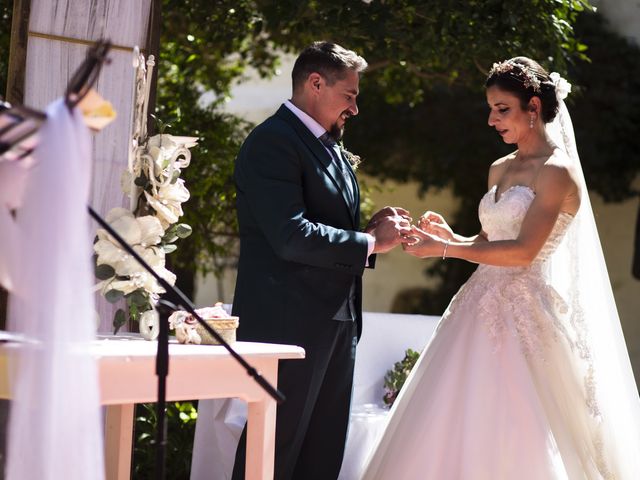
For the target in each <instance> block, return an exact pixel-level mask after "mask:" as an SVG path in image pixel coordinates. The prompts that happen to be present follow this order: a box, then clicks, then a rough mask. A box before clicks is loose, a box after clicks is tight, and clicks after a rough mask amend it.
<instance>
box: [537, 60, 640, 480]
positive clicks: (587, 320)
mask: <svg viewBox="0 0 640 480" xmlns="http://www.w3.org/2000/svg"><path fill="white" fill-rule="evenodd" d="M551 78H552V80H553V81H554V83H555V85H556V95H557V96H558V99H559V102H560V110H559V113H558V115H557V116H556V118H555V119H554V121H553V122H551V123H549V124H547V127H546V131H547V134H548V136H549V137H550V138H551V139H552V140H553V141H554V143H556V145H557V146H558V147H560V148H561V149H563V150H564V151H565V152H566V153H567V154H568V156H569V157H570V158H571V160H572V162H573V166H574V168H575V170H576V173H577V177H578V179H579V182H580V188H581V193H582V199H581V205H580V209H579V211H578V213H577V214H576V216H575V219H574V220H573V222H572V225H571V227H570V229H569V231H568V232H567V235H566V238H565V240H564V242H563V244H562V245H561V247H560V248H559V249H558V251H557V252H556V253H555V254H554V255H553V257H552V259H551V272H550V279H551V283H552V284H553V286H554V288H556V289H557V290H558V291H560V292H562V293H563V294H564V296H565V298H567V299H568V303H569V308H570V310H569V314H568V315H567V318H566V321H565V325H564V327H565V329H566V333H567V334H568V335H567V336H568V339H569V342H570V344H571V348H572V352H573V354H574V359H573V360H574V362H575V364H574V366H575V369H576V371H577V373H578V374H579V375H580V376H581V377H582V379H583V380H584V392H583V393H584V395H585V400H586V401H585V404H584V416H583V420H584V422H585V424H584V425H583V426H584V428H585V429H586V430H587V431H588V432H589V437H590V438H589V439H586V438H585V439H584V440H585V441H587V440H589V442H588V443H589V445H588V446H587V447H585V448H588V449H592V448H593V450H594V454H595V459H594V460H595V462H596V464H597V468H598V470H599V472H600V474H601V475H602V477H603V478H605V479H610V478H611V479H613V478H615V479H624V480H627V479H629V480H631V479H639V478H640V399H639V397H638V390H637V387H636V384H635V380H634V376H633V372H632V370H631V362H630V361H629V355H628V353H627V347H626V344H625V341H624V336H623V333H622V329H621V326H620V319H619V317H618V311H617V309H616V304H615V300H614V297H613V292H612V290H611V283H610V281H609V274H608V272H607V266H606V264H605V261H604V255H603V253H602V246H601V244H600V238H599V236H598V230H597V227H596V223H595V219H594V215H593V210H592V208H591V202H590V200H589V194H588V190H587V187H586V183H585V179H584V173H583V171H582V166H581V164H580V158H579V156H578V151H577V148H576V142H575V136H574V132H573V125H572V123H571V117H570V116H569V112H568V110H567V108H566V106H565V104H564V101H563V99H564V98H565V97H566V95H567V94H568V93H569V91H570V87H571V86H570V85H569V84H568V83H567V82H566V81H565V80H563V79H562V78H561V77H560V76H559V75H558V74H557V73H552V74H551ZM577 408H580V407H577Z"/></svg>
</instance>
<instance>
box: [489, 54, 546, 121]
mask: <svg viewBox="0 0 640 480" xmlns="http://www.w3.org/2000/svg"><path fill="white" fill-rule="evenodd" d="M493 86H495V87H498V88H499V89H500V90H504V91H506V92H509V93H513V94H514V95H516V96H517V97H518V98H519V99H520V106H521V107H522V110H527V106H528V105H529V100H531V98H533V97H538V98H540V103H541V104H542V108H541V112H540V117H541V118H542V121H543V122H544V123H549V122H551V121H552V120H553V119H554V118H555V117H556V115H557V113H558V107H559V104H558V98H557V96H556V87H555V84H554V82H553V81H552V80H551V77H550V76H549V74H548V73H547V71H546V70H545V69H544V68H542V67H541V66H540V64H539V63H538V62H536V61H534V60H531V59H530V58H527V57H514V58H512V59H510V60H505V61H504V62H500V63H494V64H493V67H492V68H491V71H489V76H488V77H487V81H486V83H485V87H486V88H489V87H493Z"/></svg>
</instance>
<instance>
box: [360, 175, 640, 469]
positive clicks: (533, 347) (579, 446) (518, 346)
mask: <svg viewBox="0 0 640 480" xmlns="http://www.w3.org/2000/svg"><path fill="white" fill-rule="evenodd" d="M495 195H496V187H493V188H492V189H491V190H490V191H489V192H487V193H486V194H485V196H484V197H483V198H482V200H481V202H480V206H479V215H480V220H481V222H482V226H483V230H484V231H485V232H486V233H487V234H488V237H489V240H505V239H514V238H516V237H517V235H518V232H519V230H520V225H521V224H522V221H523V219H524V216H525V214H526V212H527V209H528V207H529V206H530V204H531V202H532V200H533V199H534V197H535V193H534V192H533V191H532V190H531V189H530V188H528V187H525V186H515V187H512V188H510V189H509V190H507V191H505V192H504V193H503V195H502V196H501V197H500V198H495ZM572 222H573V217H572V216H571V215H569V214H567V213H561V214H560V216H559V217H558V220H557V222H556V224H555V226H554V228H553V230H552V233H551V234H550V236H549V238H548V240H547V242H546V243H545V245H544V247H543V248H542V251H541V252H540V253H539V255H538V256H537V258H536V259H535V260H534V262H533V263H532V264H531V265H530V266H528V267H494V266H488V265H480V266H479V267H478V269H477V270H476V271H475V273H474V274H473V275H472V276H471V278H470V279H469V281H468V282H467V283H466V284H465V285H464V286H463V287H462V288H461V290H460V291H459V292H458V293H457V294H456V296H455V297H454V298H453V300H452V301H451V304H450V305H449V307H448V309H447V310H446V312H445V314H444V316H443V317H442V320H441V321H440V323H439V325H438V327H437V329H436V333H435V335H434V336H433V338H432V340H431V342H430V344H429V345H428V346H427V348H426V349H425V350H424V352H423V353H422V355H421V357H420V359H419V361H418V362H417V364H416V366H415V368H414V370H413V371H412V373H411V375H410V376H409V378H408V379H407V382H406V383H405V386H404V388H403V389H402V391H401V393H400V395H399V397H398V398H397V400H396V402H395V404H394V406H393V409H392V411H391V418H390V421H389V425H388V427H387V430H386V431H385V433H384V434H383V436H382V438H381V440H380V442H379V444H378V446H377V448H376V449H375V451H374V452H372V454H371V456H370V458H369V463H368V466H367V468H366V473H365V475H364V479H365V480H374V479H379V480H390V479H392V480H418V479H420V480H422V479H434V480H436V479H437V480H507V479H509V480H512V479H518V480H550V479H553V480H556V479H571V480H574V479H589V480H591V479H612V478H617V479H624V480H627V479H628V480H631V478H640V477H630V476H629V475H628V472H629V471H635V472H637V466H638V461H637V458H636V459H629V460H627V461H628V462H631V465H627V466H626V467H625V468H624V469H621V468H619V465H618V464H616V462H615V461H612V458H618V457H616V456H615V455H610V453H611V452H612V447H611V445H609V444H608V443H607V440H608V437H607V434H606V432H603V430H606V429H603V428H602V418H601V416H600V412H599V410H598V403H597V399H596V396H595V394H594V393H595V388H594V385H593V382H594V379H593V375H592V374H593V371H592V369H591V366H590V363H589V360H590V358H588V357H589V355H588V354H583V355H576V351H578V352H579V351H580V349H581V348H583V347H584V345H583V341H584V339H582V338H580V336H579V335H578V336H576V335H575V334H574V332H575V331H579V330H577V329H575V328H574V327H575V325H572V324H571V322H572V320H571V319H569V315H568V311H569V310H570V305H568V304H567V303H566V301H565V300H564V299H563V298H564V297H563V295H562V294H561V292H558V291H556V290H555V289H554V287H552V286H551V285H550V283H549V282H548V278H549V265H548V263H549V262H547V259H549V258H550V257H551V256H552V255H553V253H554V251H555V250H556V249H557V248H558V246H559V245H560V244H561V242H562V240H563V238H564V237H565V234H566V232H567V230H568V229H570V227H571V225H572ZM584 352H588V350H584ZM584 352H582V353H584ZM576 358H579V359H582V360H584V361H582V360H580V361H577V360H576ZM636 399H637V395H636ZM637 453H639V454H640V452H637Z"/></svg>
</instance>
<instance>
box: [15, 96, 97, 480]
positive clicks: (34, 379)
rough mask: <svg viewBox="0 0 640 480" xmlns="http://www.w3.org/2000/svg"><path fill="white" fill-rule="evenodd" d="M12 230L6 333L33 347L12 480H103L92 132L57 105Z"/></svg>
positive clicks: (25, 350)
mask: <svg viewBox="0 0 640 480" xmlns="http://www.w3.org/2000/svg"><path fill="white" fill-rule="evenodd" d="M47 115H48V117H49V119H48V121H47V122H46V124H45V125H44V126H43V127H42V129H41V132H40V144H39V147H38V148H37V150H36V152H35V153H34V157H35V166H34V167H33V168H32V169H31V171H30V172H29V173H30V175H29V178H28V182H27V186H26V193H25V197H24V203H23V205H22V208H21V209H20V210H19V214H18V217H17V220H16V228H17V230H18V236H19V247H20V249H21V255H20V257H21V258H22V262H21V265H20V268H19V270H18V271H17V272H16V276H15V279H14V289H13V291H12V294H11V296H10V298H9V326H10V330H12V331H14V332H18V333H22V334H24V335H26V336H28V337H29V338H31V339H32V340H33V342H29V343H26V344H24V345H23V346H22V348H21V349H20V356H19V358H18V361H17V362H16V363H14V364H12V366H15V367H16V368H15V369H14V371H12V375H13V379H12V384H13V385H14V388H13V402H12V406H11V412H10V420H9V434H8V442H7V443H8V458H7V472H6V478H7V479H8V480H24V479H38V480H54V479H55V480H59V479H65V480H102V479H103V478H104V458H103V441H102V424H101V411H100V402H99V390H98V388H99V386H98V377H97V373H98V372H97V367H96V363H95V360H94V359H93V357H92V356H91V355H90V353H89V348H88V347H89V345H90V343H91V341H92V340H93V339H94V338H95V328H96V325H95V310H94V304H93V294H92V290H91V287H92V283H93V276H92V263H91V243H92V239H91V234H90V232H89V217H88V215H87V210H86V205H87V201H88V198H89V187H90V181H91V177H90V174H91V172H90V169H91V157H90V139H89V132H88V130H87V128H86V127H85V125H84V123H83V121H82V118H81V117H80V116H79V115H78V114H74V115H71V114H70V112H69V111H68V109H67V108H66V106H65V104H64V102H63V101H62V100H58V101H56V102H54V103H53V104H51V105H50V106H49V108H48V109H47Z"/></svg>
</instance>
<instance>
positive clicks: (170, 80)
mask: <svg viewBox="0 0 640 480" xmlns="http://www.w3.org/2000/svg"><path fill="white" fill-rule="evenodd" d="M12 4H13V2H12V0H0V16H1V19H0V52H2V54H1V55H0V92H4V91H5V89H6V68H7V61H8V53H7V52H8V51H9V38H10V25H11V22H10V16H11V9H12ZM162 15H163V18H162V37H161V52H160V59H159V67H158V71H159V82H158V97H157V112H156V114H157V115H158V117H159V118H160V119H162V120H163V121H164V122H165V123H167V122H168V123H170V124H171V128H170V129H169V130H168V133H173V134H176V135H182V134H184V135H198V136H200V137H201V141H200V143H199V145H198V146H197V147H196V148H194V149H193V152H192V153H193V157H192V164H191V166H190V167H189V168H188V169H186V170H185V172H184V176H185V179H186V181H187V186H188V188H189V189H190V191H191V194H192V198H191V200H190V201H189V202H188V203H187V204H186V205H184V209H185V212H186V214H185V218H184V222H185V223H187V224H189V225H191V226H192V227H193V230H194V233H193V235H192V236H191V237H189V239H187V240H186V241H184V242H182V244H181V246H180V248H179V249H178V251H177V252H176V254H173V255H172V256H171V257H170V258H171V259H172V260H171V261H172V263H173V265H174V267H175V268H176V269H177V273H178V276H179V282H180V286H181V288H183V289H184V290H185V291H187V292H192V289H193V278H194V274H195V273H196V272H197V271H200V272H211V271H213V272H217V273H219V272H221V271H222V269H224V268H228V267H229V266H233V263H234V256H235V254H236V253H237V238H236V235H237V224H236V218H235V211H234V208H235V207H234V203H235V192H234V188H233V183H232V180H231V173H232V170H233V160H234V157H235V154H236V153H237V150H238V148H239V146H240V144H241V142H242V140H243V138H244V137H245V135H246V133H247V132H248V131H249V129H250V128H251V125H249V124H247V123H246V122H245V121H243V120H242V119H239V118H237V117H235V116H233V115H229V114H227V113H225V112H224V103H225V100H226V99H227V98H228V97H229V95H230V92H231V88H232V86H233V85H234V84H235V83H236V82H239V81H242V80H243V78H244V76H245V74H246V69H247V68H248V67H253V68H255V69H257V71H258V72H259V73H260V74H261V75H263V76H269V75H272V74H273V73H274V71H275V69H276V68H277V67H278V57H279V55H280V52H294V53H295V52H297V51H299V50H300V49H301V48H303V47H304V46H305V45H306V44H308V43H309V42H311V41H313V40H317V39H327V40H332V41H336V42H338V43H341V44H343V45H344V46H346V47H348V48H351V49H354V50H356V51H358V52H359V53H360V54H362V55H363V56H364V57H365V58H366V59H367V60H368V61H369V63H370V68H369V71H368V72H367V73H366V74H365V75H364V76H363V79H362V84H361V90H362V94H361V97H360V99H359V100H360V111H361V113H360V115H359V117H358V119H357V121H354V122H353V123H352V124H350V128H349V131H348V132H347V136H346V138H345V143H346V145H347V147H348V148H349V149H350V150H351V151H354V152H356V153H358V154H360V155H361V156H362V157H363V159H364V162H363V164H362V169H363V171H364V172H366V173H367V174H369V175H371V176H373V177H375V178H378V179H381V180H385V179H393V180H397V181H401V182H402V181H408V180H414V181H417V182H418V183H419V185H420V189H421V191H422V192H423V193H424V192H428V191H432V190H438V189H442V188H452V189H453V192H454V193H455V195H456V196H457V197H458V198H459V199H460V204H461V207H460V210H459V211H458V212H457V213H456V215H455V218H453V219H452V220H453V223H454V226H455V228H456V229H457V230H459V231H460V232H461V233H467V234H471V233H474V232H476V231H477V230H478V228H479V226H478V223H477V217H476V208H477V201H478V199H479V198H480V196H481V195H482V194H483V193H484V190H485V189H486V177H485V175H484V172H486V170H487V167H488V165H489V163H490V162H491V161H492V160H493V159H495V158H496V157H498V156H499V155H501V154H504V153H505V151H506V150H507V147H505V146H504V145H502V144H501V142H500V141H499V139H498V138H497V137H496V136H495V135H493V134H492V133H491V131H489V130H488V129H487V127H486V116H487V107H486V105H485V100H484V95H483V88H482V85H483V82H484V77H485V74H486V71H487V70H488V69H489V68H490V66H491V64H492V63H493V62H494V61H498V60H503V59H505V58H509V57H511V56H515V55H527V56H530V57H532V58H535V59H538V60H540V61H541V62H542V63H543V64H544V66H546V67H547V68H549V69H550V70H555V71H559V72H560V73H562V74H563V75H565V76H567V77H568V78H569V80H570V81H571V82H572V83H573V84H574V94H572V95H571V96H570V97H569V101H570V108H571V111H572V114H573V119H574V123H575V130H576V136H577V140H578V145H579V146H580V153H581V156H582V161H583V165H584V169H585V174H586V176H587V182H588V183H589V185H590V187H591V188H592V189H593V190H595V191H597V192H598V193H600V194H602V195H603V196H604V198H605V199H607V200H609V201H621V200H624V199H626V198H629V197H630V196H633V195H637V194H638V192H636V191H634V190H633V189H632V182H633V180H634V178H636V177H637V174H638V170H639V169H640V159H639V157H638V155H639V154H638V149H637V148H636V145H635V143H634V142H635V141H636V140H635V139H636V138H638V133H640V132H638V129H639V125H640V63H639V62H637V59H638V58H640V55H639V53H640V52H639V50H638V48H637V47H635V46H632V45H630V44H629V43H627V42H626V41H625V40H624V39H622V38H620V37H619V36H617V35H616V34H614V33H611V32H610V31H609V29H608V27H607V25H606V23H605V21H604V19H603V18H602V17H601V16H600V15H599V14H596V13H593V12H592V11H591V9H590V7H589V6H588V4H587V3H586V2H583V1H579V0H565V1H557V0H537V1H531V0H509V1H506V0H469V1H465V2H460V1H453V0H387V1H385V2H380V1H377V0H373V1H370V2H365V1H338V0H323V1H318V0H278V1H276V0H269V1H267V0H253V1H250V0H217V1H216V2H210V1H208V0H163V1H162ZM589 59H590V61H589ZM204 92H208V94H207V98H208V99H209V101H208V102H207V103H205V102H203V100H202V94H203V93H204ZM472 269H473V266H471V265H470V264H467V263H464V262H459V261H449V262H439V263H438V264H437V265H436V266H434V267H433V268H431V269H430V270H429V271H428V272H427V274H428V275H431V276H435V277H437V278H439V279H440V282H439V286H438V287H437V288H435V289H434V290H431V291H429V290H425V289H416V290H415V291H414V292H412V293H411V294H409V295H407V297H406V298H405V299H404V300H403V301H401V302H398V303H397V307H396V308H397V310H399V311H406V312H420V313H440V312H442V311H443V309H444V306H445V305H446V303H447V302H448V301H449V299H450V298H451V296H452V294H453V292H455V291H456V290H457V289H458V288H459V286H460V284H461V283H462V282H464V280H465V279H466V278H467V276H468V275H469V273H470V271H471V270H472ZM149 408H150V407H149V406H142V407H139V408H138V413H137V420H136V432H137V433H136V455H135V465H136V466H135V468H136V478H144V477H143V476H142V475H143V472H150V471H152V465H153V463H152V462H153V454H152V453H150V451H151V448H150V445H151V444H150V442H151V437H150V435H151V432H152V429H153V426H154V416H153V413H152V411H151V410H149ZM169 412H170V413H169V419H170V426H169V429H170V433H169V438H168V440H169V443H170V448H169V452H168V455H169V456H168V463H167V464H168V465H175V468H176V470H175V471H172V475H171V477H170V478H188V471H189V464H188V462H186V461H184V459H185V458H190V452H191V439H192V438H193V424H194V422H193V420H194V418H193V413H194V410H193V405H191V404H189V403H183V404H172V405H171V406H170V407H169ZM172 468H173V467H172ZM138 475H139V476H138Z"/></svg>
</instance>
